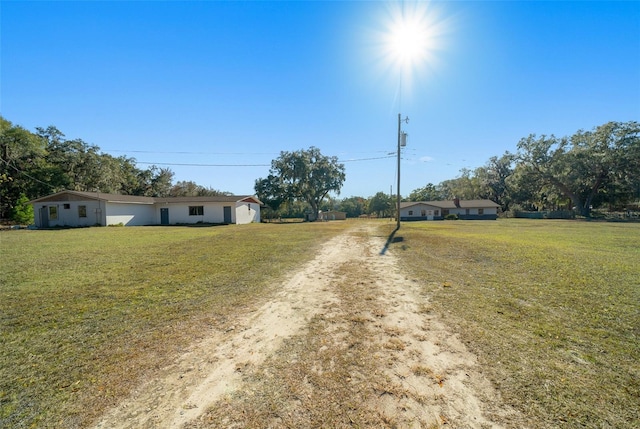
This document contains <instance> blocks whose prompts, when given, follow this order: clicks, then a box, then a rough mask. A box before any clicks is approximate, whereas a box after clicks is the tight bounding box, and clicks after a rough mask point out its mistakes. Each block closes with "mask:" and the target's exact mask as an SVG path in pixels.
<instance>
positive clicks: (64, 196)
mask: <svg viewBox="0 0 640 429" xmlns="http://www.w3.org/2000/svg"><path fill="white" fill-rule="evenodd" d="M80 200H99V201H106V202H110V203H130V204H170V203H174V204H175V203H183V204H184V203H214V202H215V203H237V202H254V203H257V204H260V205H262V201H260V200H259V199H258V198H256V197H255V196H253V195H216V196H212V197H142V196H137V195H119V194H105V193H102V192H83V191H68V190H67V191H60V192H56V193H55V194H51V195H47V196H46V197H42V198H37V199H35V200H31V201H29V202H30V203H31V204H33V203H41V202H47V201H52V202H53V201H80Z"/></svg>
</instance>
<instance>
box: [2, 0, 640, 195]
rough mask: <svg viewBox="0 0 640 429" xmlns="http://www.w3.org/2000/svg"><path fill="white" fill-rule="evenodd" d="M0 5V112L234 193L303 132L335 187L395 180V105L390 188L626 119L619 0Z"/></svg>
mask: <svg viewBox="0 0 640 429" xmlns="http://www.w3.org/2000/svg"><path fill="white" fill-rule="evenodd" d="M0 8H1V9H0V14H1V22H0V24H1V30H0V31H1V34H0V36H1V40H0V48H1V58H0V59H1V63H0V73H1V74H0V91H1V92H0V114H2V115H3V116H4V117H5V118H6V119H8V120H10V121H11V122H13V123H14V124H18V125H21V126H23V127H25V128H27V129H29V130H32V131H33V130H34V129H35V127H38V126H41V127H46V126H48V125H55V126H56V127H58V129H60V130H61V131H62V132H64V133H65V134H66V137H67V138H81V139H83V140H84V141H86V142H88V143H90V144H94V145H97V146H99V147H100V148H101V149H102V151H103V152H106V153H110V154H112V155H114V156H121V155H127V156H130V157H134V158H135V159H136V160H137V161H138V163H139V164H138V166H139V167H140V168H147V167H148V165H149V164H147V163H154V164H156V165H158V166H162V167H167V166H168V167H169V168H171V169H172V170H173V171H174V172H175V180H192V181H194V182H196V183H198V184H200V185H204V186H209V187H213V188H215V189H219V190H223V191H229V192H233V193H236V194H247V193H253V185H254V182H255V180H256V179H258V178H261V177H266V175H267V174H268V170H269V164H270V162H271V160H272V159H274V158H276V157H277V156H278V155H279V153H280V151H292V150H298V149H306V148H309V147H310V146H316V147H318V148H320V150H321V151H322V153H323V154H325V155H335V156H337V157H338V158H339V159H340V160H341V161H344V163H345V166H346V174H347V178H346V181H345V184H344V186H343V189H342V192H341V194H340V197H348V196H356V195H357V196H364V197H367V196H371V195H373V194H375V193H376V192H378V191H384V192H389V191H390V189H391V187H393V192H394V193H395V192H396V190H395V183H396V160H395V157H394V155H393V153H394V152H395V150H396V145H397V140H396V139H397V115H398V113H399V112H401V113H402V116H403V117H404V116H408V117H409V118H410V122H409V123H408V124H406V125H403V129H404V131H406V132H407V133H408V134H409V140H408V145H407V148H406V150H405V151H404V153H403V156H402V174H401V178H402V184H401V192H402V194H403V195H408V193H409V192H410V191H412V190H414V189H416V188H419V187H422V186H424V185H425V184H427V183H429V182H431V183H434V184H437V183H439V182H441V181H443V180H446V179H452V178H455V177H457V176H458V175H459V171H460V169H461V168H471V169H473V168H476V167H478V166H481V165H483V164H484V163H485V162H486V161H487V160H488V159H489V158H490V157H491V156H499V155H501V154H503V153H504V152H505V151H507V150H508V151H512V152H514V151H515V150H516V145H517V143H518V141H519V140H520V139H521V138H523V137H526V136H528V135H529V134H538V135H542V134H555V135H558V136H564V135H570V134H572V133H574V132H575V131H577V130H579V129H591V128H593V127H595V126H598V125H601V124H603V123H605V122H608V121H630V120H640V2H636V1H629V2H576V1H569V2H553V1H548V2H543V1H535V2H533V1H532V2H524V1H522V2H521V1H513V2H509V1H493V2H484V1H474V2H465V1H449V2H421V3H418V4H416V3H415V2H404V3H401V2H373V1H367V2H364V1H363V2H355V1H332V2H324V1H317V2H308V1H297V2H279V1H263V2H217V1H200V2H196V1H192V2H154V1H139V2H126V1H117V2H116V1H107V2H87V1H85V2H62V1H50V2H46V1H43V2H14V1H3V2H2V3H1V4H0ZM401 11H403V13H404V16H405V19H407V17H409V16H418V17H420V18H419V19H418V22H420V25H421V26H422V28H423V29H424V31H425V32H426V34H427V35H428V37H429V43H428V52H427V53H426V54H425V55H422V56H421V61H420V62H419V63H417V64H414V65H413V67H412V68H411V73H410V74H409V73H408V72H407V70H408V68H407V67H405V68H404V72H402V73H401V71H400V70H399V69H398V67H397V66H394V64H393V63H392V61H391V60H390V58H389V55H386V54H388V52H387V50H388V49H387V48H388V44H387V43H386V40H387V38H386V37H387V36H385V34H387V33H388V32H389V31H390V27H391V23H392V22H394V19H395V20H396V21H397V20H398V16H400V15H399V14H400V12H401ZM416 14H417V15H416ZM390 154H391V155H390ZM371 158H378V159H371ZM196 164H197V165H196Z"/></svg>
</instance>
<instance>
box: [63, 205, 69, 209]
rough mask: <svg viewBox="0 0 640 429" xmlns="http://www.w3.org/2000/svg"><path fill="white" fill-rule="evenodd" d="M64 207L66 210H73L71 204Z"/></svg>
mask: <svg viewBox="0 0 640 429" xmlns="http://www.w3.org/2000/svg"><path fill="white" fill-rule="evenodd" d="M63 207H64V209H65V210H69V209H70V208H71V204H65V205H64V206H63Z"/></svg>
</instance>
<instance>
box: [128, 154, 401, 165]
mask: <svg viewBox="0 0 640 429" xmlns="http://www.w3.org/2000/svg"><path fill="white" fill-rule="evenodd" d="M394 156H395V155H387V156H378V157H373V158H356V159H344V160H338V162H359V161H373V160H376V159H387V158H393V157H394ZM136 164H145V165H166V166H176V167H271V164H200V163H179V162H148V161H136Z"/></svg>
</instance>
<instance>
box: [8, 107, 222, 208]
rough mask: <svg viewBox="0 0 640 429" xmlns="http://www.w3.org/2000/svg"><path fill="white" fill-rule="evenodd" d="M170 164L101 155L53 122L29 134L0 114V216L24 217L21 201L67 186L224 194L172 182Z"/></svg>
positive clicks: (133, 191) (159, 194) (145, 192)
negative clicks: (144, 163) (147, 163)
mask: <svg viewBox="0 0 640 429" xmlns="http://www.w3.org/2000/svg"><path fill="white" fill-rule="evenodd" d="M173 176H174V174H173V172H172V171H171V170H170V169H168V168H159V167H157V166H154V165H152V166H150V167H149V168H147V169H140V168H138V167H137V166H136V160H135V159H134V158H129V157H126V156H120V157H114V156H112V155H109V154H106V153H101V152H100V148H99V147H98V146H95V145H91V144H89V143H87V142H85V141H83V140H82V139H67V138H66V137H65V135H64V134H63V133H62V132H61V131H60V130H58V129H57V128H56V127H55V126H49V127H47V128H40V127H38V128H36V131H35V132H30V131H28V130H26V129H25V128H23V127H21V126H19V125H14V124H12V123H11V122H10V121H8V120H6V119H5V118H3V117H2V116H0V219H13V220H16V221H18V220H24V217H25V216H24V210H25V203H26V202H27V201H29V200H32V199H35V198H38V197H42V196H44V195H48V194H51V193H55V192H59V191H62V190H65V189H69V190H75V191H88V192H104V193H110V194H123V195H140V196H151V197H166V196H197V195H202V196H205V195H219V194H226V193H224V192H221V191H217V190H215V189H211V188H206V187H203V186H200V185H197V184H196V183H194V182H190V181H180V182H177V183H175V184H174V183H173Z"/></svg>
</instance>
